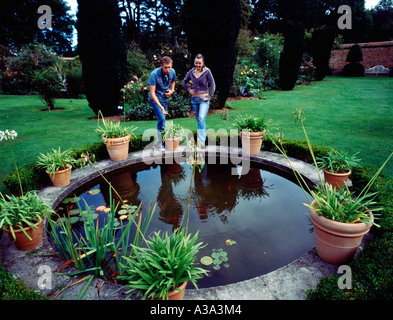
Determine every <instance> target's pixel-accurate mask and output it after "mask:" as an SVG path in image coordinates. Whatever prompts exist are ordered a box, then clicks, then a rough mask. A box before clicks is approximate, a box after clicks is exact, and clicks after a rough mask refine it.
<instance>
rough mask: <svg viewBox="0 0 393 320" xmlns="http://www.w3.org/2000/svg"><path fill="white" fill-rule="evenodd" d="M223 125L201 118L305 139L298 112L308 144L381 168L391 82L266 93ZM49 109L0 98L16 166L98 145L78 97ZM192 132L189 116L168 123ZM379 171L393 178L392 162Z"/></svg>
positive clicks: (3, 149)
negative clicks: (261, 122)
mask: <svg viewBox="0 0 393 320" xmlns="http://www.w3.org/2000/svg"><path fill="white" fill-rule="evenodd" d="M229 104H230V107H231V110H230V111H229V119H228V121H223V120H221V114H215V115H212V116H208V117H207V120H206V123H207V127H208V128H212V129H214V130H218V129H223V128H225V129H227V130H228V131H229V129H231V128H233V127H232V123H233V117H234V116H236V115H238V114H243V115H244V114H246V113H248V114H254V115H256V116H260V115H265V116H266V117H267V118H270V119H272V120H273V123H274V125H273V127H274V128H276V129H274V130H273V131H275V132H281V133H283V134H284V138H286V139H291V140H294V139H301V140H305V139H304V136H303V133H302V131H301V128H300V124H295V122H294V119H293V117H292V112H293V111H294V110H295V109H296V108H302V109H304V111H305V117H306V121H305V126H306V129H307V132H308V134H309V137H310V139H311V141H312V142H313V143H315V144H318V145H321V146H328V147H334V148H337V149H339V150H343V151H348V152H349V153H355V152H359V156H358V157H359V158H361V159H362V160H363V161H362V164H366V165H373V166H376V167H377V166H380V165H381V164H382V163H383V161H384V160H385V159H386V158H387V156H388V155H389V154H390V152H391V151H392V150H393V78H371V77H370V78H342V77H327V78H325V80H323V81H320V82H313V83H312V85H310V86H296V87H295V89H294V90H292V91H276V90H273V91H268V92H266V93H265V94H264V99H263V100H243V101H231V102H230V103H229ZM56 108H59V110H56V111H42V110H43V109H45V105H44V104H43V103H42V101H41V100H40V99H39V97H38V96H13V95H0V130H5V129H9V130H15V131H16V132H17V133H18V137H17V138H16V140H14V141H11V145H12V150H13V153H14V155H15V158H16V163H17V165H18V167H21V166H23V165H25V164H27V163H31V162H34V161H35V160H36V159H37V156H38V155H39V154H40V153H45V152H47V151H50V150H51V149H52V148H58V147H61V149H62V150H65V149H68V148H75V147H79V146H82V145H86V144H90V143H94V142H98V141H101V140H100V138H99V136H98V135H97V133H96V132H95V129H96V127H97V121H96V120H91V118H94V117H95V114H94V113H93V111H92V110H91V109H90V108H89V107H88V103H87V101H86V100H85V99H81V100H79V99H71V100H70V99H57V100H56ZM174 121H175V122H176V123H179V124H182V125H183V126H185V127H186V128H188V129H190V130H196V121H195V118H184V119H175V120H174ZM129 124H130V125H135V126H137V127H138V129H137V130H136V132H135V133H136V134H142V133H143V132H144V130H146V129H150V128H156V121H138V122H131V123H129ZM9 145H10V143H9V142H8V141H7V142H6V143H5V142H4V141H2V142H1V143H0V163H1V166H0V180H1V184H0V191H2V192H3V191H4V190H5V189H4V185H3V183H2V180H3V178H4V176H5V175H6V174H8V173H9V172H11V171H13V170H15V166H14V163H13V160H12V156H11V153H10V149H9ZM385 172H387V173H388V174H389V175H390V176H393V163H392V162H390V163H389V165H388V166H387V167H386V169H385Z"/></svg>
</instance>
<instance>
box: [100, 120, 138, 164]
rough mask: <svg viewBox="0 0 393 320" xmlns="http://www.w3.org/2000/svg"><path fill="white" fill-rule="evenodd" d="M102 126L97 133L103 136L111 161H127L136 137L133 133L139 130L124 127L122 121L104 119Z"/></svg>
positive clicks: (132, 127)
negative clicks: (132, 142)
mask: <svg viewBox="0 0 393 320" xmlns="http://www.w3.org/2000/svg"><path fill="white" fill-rule="evenodd" d="M100 113H101V112H100ZM102 124H103V126H100V125H98V126H97V129H96V131H97V132H99V134H100V135H101V137H102V140H103V141H104V143H105V145H106V148H107V150H108V153H109V157H110V159H111V160H112V161H122V160H125V159H127V157H128V150H129V145H130V141H131V139H132V138H133V137H135V135H134V134H133V132H134V131H135V130H136V129H137V128H136V127H134V126H130V127H126V126H123V124H122V123H121V122H120V121H118V122H114V121H106V120H105V119H104V118H102Z"/></svg>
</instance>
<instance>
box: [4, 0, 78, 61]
mask: <svg viewBox="0 0 393 320" xmlns="http://www.w3.org/2000/svg"><path fill="white" fill-rule="evenodd" d="M42 4H45V5H48V6H49V7H50V8H51V13H52V15H51V24H52V28H49V29H40V28H39V27H38V25H37V21H38V19H39V18H40V16H42V14H39V13H37V10H38V8H39V7H40V5H42ZM69 9H70V7H69V6H67V4H66V3H65V1H63V0H47V1H45V2H44V3H43V2H41V1H38V0H13V1H0V21H1V23H0V44H2V45H8V46H10V47H19V48H20V47H22V46H23V45H25V44H31V43H33V42H39V43H41V44H45V45H47V46H51V47H52V48H53V50H54V51H56V52H57V53H66V52H69V51H71V41H72V34H73V26H74V24H75V22H74V20H73V18H72V16H71V15H70V14H69V13H68V10H69Z"/></svg>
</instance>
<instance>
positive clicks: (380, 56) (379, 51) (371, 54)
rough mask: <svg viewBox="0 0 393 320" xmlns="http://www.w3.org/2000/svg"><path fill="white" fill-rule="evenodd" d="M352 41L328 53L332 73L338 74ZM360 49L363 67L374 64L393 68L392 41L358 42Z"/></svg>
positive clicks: (369, 66)
mask: <svg viewBox="0 0 393 320" xmlns="http://www.w3.org/2000/svg"><path fill="white" fill-rule="evenodd" d="M353 45H354V44H353V43H349V44H343V45H341V46H342V48H343V49H342V50H332V52H331V55H330V61H329V67H330V69H332V73H333V74H340V73H341V71H342V69H343V68H344V66H345V65H346V64H347V62H346V61H345V60H346V59H347V55H348V52H349V49H350V48H351V47H352V46H353ZM358 45H359V46H360V48H361V49H362V54H363V61H362V64H363V66H364V68H365V69H367V68H371V67H374V66H376V65H379V64H380V65H383V66H384V67H386V68H390V69H391V68H393V41H383V42H368V43H358Z"/></svg>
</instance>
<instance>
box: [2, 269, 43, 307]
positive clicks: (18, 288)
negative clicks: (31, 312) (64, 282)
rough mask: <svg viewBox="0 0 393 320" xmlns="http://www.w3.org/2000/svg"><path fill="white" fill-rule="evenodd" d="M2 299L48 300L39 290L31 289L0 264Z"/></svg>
mask: <svg viewBox="0 0 393 320" xmlns="http://www.w3.org/2000/svg"><path fill="white" fill-rule="evenodd" d="M0 300H48V298H46V297H43V296H41V295H40V294H39V293H38V292H36V291H34V290H31V289H29V288H28V287H26V285H25V284H24V283H23V282H22V281H20V280H16V279H14V277H13V276H12V275H11V274H10V273H8V272H6V271H5V270H4V267H3V266H2V265H1V264H0Z"/></svg>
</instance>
